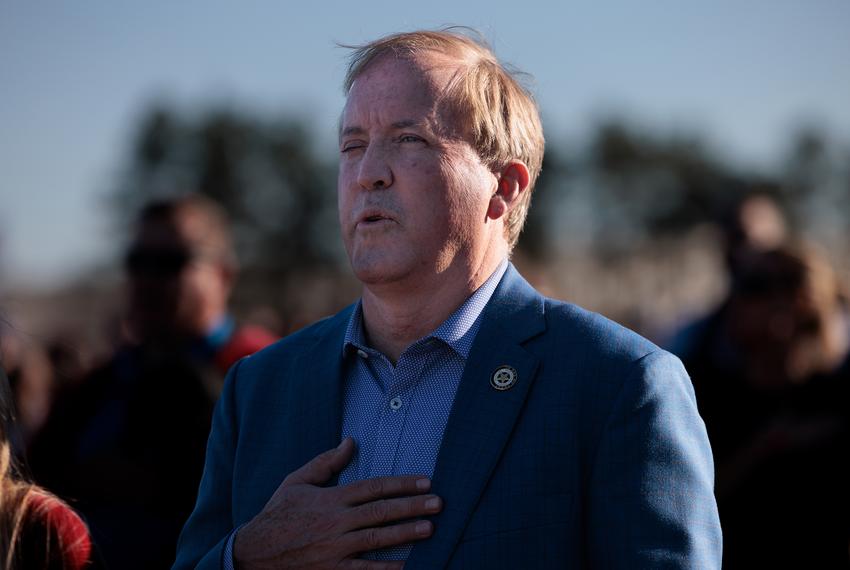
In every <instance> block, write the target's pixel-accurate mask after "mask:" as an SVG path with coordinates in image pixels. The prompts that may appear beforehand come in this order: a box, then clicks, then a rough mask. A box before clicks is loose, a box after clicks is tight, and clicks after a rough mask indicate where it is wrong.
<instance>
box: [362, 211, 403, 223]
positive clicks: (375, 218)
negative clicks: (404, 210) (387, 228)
mask: <svg viewBox="0 0 850 570" xmlns="http://www.w3.org/2000/svg"><path fill="white" fill-rule="evenodd" d="M394 221H395V220H394V219H393V218H392V217H390V216H389V215H387V213H385V212H382V211H378V210H367V211H365V212H363V213H362V214H361V215H360V216H359V217H358V219H357V225H367V226H369V225H373V224H379V223H382V222H394Z"/></svg>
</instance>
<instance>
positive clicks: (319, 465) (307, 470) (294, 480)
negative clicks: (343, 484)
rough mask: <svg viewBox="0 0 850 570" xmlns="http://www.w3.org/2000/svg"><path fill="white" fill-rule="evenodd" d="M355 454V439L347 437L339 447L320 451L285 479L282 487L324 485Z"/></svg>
mask: <svg viewBox="0 0 850 570" xmlns="http://www.w3.org/2000/svg"><path fill="white" fill-rule="evenodd" d="M353 454H354V440H353V439H352V438H350V437H347V438H345V439H343V440H342V443H340V444H339V445H338V446H337V447H335V448H333V449H329V450H328V451H325V452H323V453H320V454H319V455H317V456H316V457H314V458H313V459H311V460H310V461H308V462H307V463H305V464H304V465H302V466H301V467H299V468H298V469H296V470H295V471H293V472H292V473H290V474H289V475H287V477H286V479H284V480H283V483H282V484H281V486H282V487H288V486H290V485H298V484H304V483H306V484H308V485H322V484H324V483H327V482H328V480H329V479H330V478H331V477H333V476H334V475H335V474H336V473H339V472H340V471H342V469H343V468H344V467H345V466H346V465H348V462H349V461H351V456H352V455H353Z"/></svg>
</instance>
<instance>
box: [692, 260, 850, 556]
mask: <svg viewBox="0 0 850 570" xmlns="http://www.w3.org/2000/svg"><path fill="white" fill-rule="evenodd" d="M730 259H731V260H732V262H731V263H730V270H731V271H732V278H731V291H730V293H729V296H728V298H727V299H726V300H725V301H724V303H723V304H722V305H721V307H720V309H719V310H718V311H717V312H715V313H714V314H713V315H712V316H711V317H710V319H709V320H707V321H706V322H704V323H703V326H702V328H701V329H699V330H698V331H697V333H695V334H693V336H692V338H691V339H690V341H691V342H690V345H689V346H688V350H687V351H685V352H682V353H680V356H681V357H682V358H683V360H684V362H685V365H686V368H687V369H688V372H689V373H690V375H691V377H692V379H693V383H694V388H695V390H696V394H697V402H698V405H699V410H700V413H701V415H702V416H703V419H704V420H705V422H706V426H707V428H708V433H709V438H710V440H711V445H712V449H713V451H714V457H715V465H716V471H717V473H716V495H717V498H718V506H719V509H720V516H721V521H722V525H723V532H724V545H723V546H724V568H756V567H759V568H761V567H765V568H846V567H848V565H850V552H848V546H850V485H848V481H850V469H848V463H850V462H848V459H850V458H848V452H850V425H848V421H850V377H848V373H847V372H848V368H847V365H846V363H847V353H848V335H847V320H846V311H845V306H844V295H843V294H842V291H841V286H840V283H839V280H838V278H837V276H836V274H835V272H834V270H833V268H832V267H831V265H830V264H829V263H828V262H827V261H826V259H825V258H824V257H823V256H822V255H821V254H820V252H819V251H818V250H816V249H814V248H813V247H812V246H810V245H806V244H799V243H797V244H791V245H782V246H778V247H765V248H759V247H754V246H753V245H751V244H750V245H747V246H746V247H739V248H737V249H735V250H734V253H733V256H732V257H731V258H730Z"/></svg>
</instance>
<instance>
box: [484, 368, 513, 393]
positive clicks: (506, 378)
mask: <svg viewBox="0 0 850 570" xmlns="http://www.w3.org/2000/svg"><path fill="white" fill-rule="evenodd" d="M516 381H517V373H516V369H515V368H514V367H513V366H508V365H507V364H503V365H502V366H499V367H498V368H497V369H496V371H495V372H493V376H491V377H490V385H491V386H492V387H493V388H495V389H496V390H499V391H504V390H509V389H510V388H513V387H514V384H516Z"/></svg>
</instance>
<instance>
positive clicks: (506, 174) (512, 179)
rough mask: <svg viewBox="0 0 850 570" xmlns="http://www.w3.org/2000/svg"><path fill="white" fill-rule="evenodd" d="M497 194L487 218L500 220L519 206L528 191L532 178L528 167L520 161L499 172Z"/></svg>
mask: <svg viewBox="0 0 850 570" xmlns="http://www.w3.org/2000/svg"><path fill="white" fill-rule="evenodd" d="M497 177H498V186H497V188H496V193H495V194H493V196H492V197H491V198H490V205H489V206H488V208H487V217H488V218H490V219H492V220H498V219H499V218H501V217H503V216H504V215H506V214H507V213H508V212H509V211H511V209H512V208H513V207H514V206H515V205H516V204H517V201H518V200H519V199H520V197H521V196H522V194H523V192H526V191H527V190H528V182H529V179H530V176H529V174H528V167H527V166H526V165H525V163H523V162H522V161H519V160H512V161H510V162H508V163H507V164H506V165H505V166H503V167H502V169H501V170H500V171H499V173H498V175H497Z"/></svg>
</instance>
